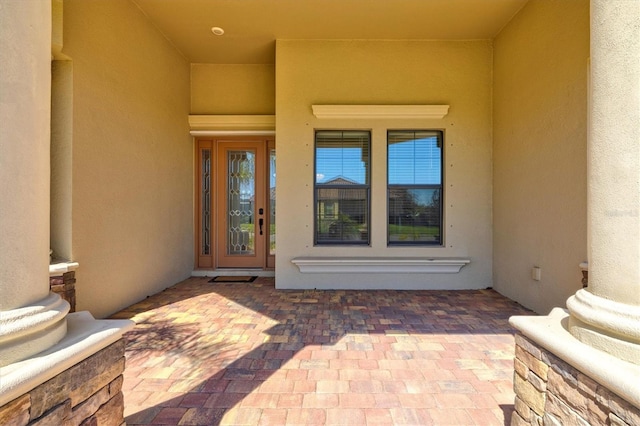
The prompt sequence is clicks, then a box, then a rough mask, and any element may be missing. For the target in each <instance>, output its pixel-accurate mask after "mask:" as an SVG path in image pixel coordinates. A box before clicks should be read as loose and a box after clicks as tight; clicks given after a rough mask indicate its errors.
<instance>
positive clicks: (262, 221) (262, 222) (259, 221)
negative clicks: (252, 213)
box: [258, 218, 264, 235]
mask: <svg viewBox="0 0 640 426" xmlns="http://www.w3.org/2000/svg"><path fill="white" fill-rule="evenodd" d="M262 225H264V219H263V218H260V219H258V226H260V235H262Z"/></svg>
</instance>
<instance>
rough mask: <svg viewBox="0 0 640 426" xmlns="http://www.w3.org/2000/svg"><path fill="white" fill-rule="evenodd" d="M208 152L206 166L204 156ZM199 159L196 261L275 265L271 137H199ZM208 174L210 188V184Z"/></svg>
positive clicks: (206, 265) (211, 264)
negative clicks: (208, 159) (212, 138)
mask: <svg viewBox="0 0 640 426" xmlns="http://www.w3.org/2000/svg"><path fill="white" fill-rule="evenodd" d="M209 157H210V161H209V163H208V164H209V165H210V166H209V169H208V168H207V162H206V159H207V158H209ZM198 162H199V169H200V173H199V174H200V178H199V185H200V191H199V195H198V198H199V200H198V201H199V202H198V206H199V209H200V212H199V218H198V222H199V227H198V234H199V235H198V238H197V240H199V242H200V243H199V248H198V249H199V251H200V253H199V256H198V259H197V261H196V262H197V267H199V268H214V269H215V268H261V269H264V268H273V266H274V265H275V231H274V229H275V223H274V222H275V221H274V218H275V199H273V198H274V197H275V187H274V186H275V178H274V177H275V169H274V168H275V144H274V143H273V141H271V140H268V139H258V138H256V139H254V138H238V139H218V140H206V141H205V140H199V141H198ZM207 170H209V173H208V174H207ZM208 176H209V177H208ZM207 179H209V185H208V186H209V188H211V190H209V191H207V190H206V188H207Z"/></svg>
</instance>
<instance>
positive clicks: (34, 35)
mask: <svg viewBox="0 0 640 426" xmlns="http://www.w3.org/2000/svg"><path fill="white" fill-rule="evenodd" d="M0 22H2V36H1V37H0V183H1V184H0V311H10V310H12V309H16V308H21V307H23V306H26V305H29V304H32V303H36V302H39V301H40V300H42V299H44V298H45V297H47V294H48V293H49V285H48V279H47V275H48V271H47V268H46V264H47V259H48V252H49V241H48V238H49V237H48V235H49V136H50V127H49V117H50V113H51V111H50V97H49V96H50V93H51V77H50V65H49V59H50V57H51V8H50V5H49V4H48V3H47V2H45V3H44V4H40V3H36V2H3V4H2V5H1V6H0ZM18 53H19V54H18ZM29 312H31V311H27V312H26V313H24V314H22V315H21V316H20V317H14V318H13V319H11V317H10V316H7V317H3V318H2V322H1V323H0V327H1V326H3V325H4V324H8V323H10V322H14V323H21V324H25V323H24V322H22V321H23V320H25V318H27V319H28V318H30V317H32V316H36V315H35V314H30V313H29ZM33 312H35V310H34V311H33ZM16 315H17V314H16ZM5 318H7V319H5ZM25 321H28V320H25ZM31 321H33V322H34V323H37V322H36V320H31ZM27 324H28V326H30V325H31V323H28V322H27ZM11 333H14V332H12V331H10V330H9V331H7V330H2V334H3V344H2V345H4V347H3V348H4V349H5V350H6V348H7V346H6V345H7V342H9V341H11V338H12V337H11ZM7 336H8V337H7ZM47 343H51V342H47ZM45 345H46V344H45ZM45 345H42V344H41V343H37V344H34V345H33V346H34V347H40V348H41V349H44V347H46V346H45ZM5 354H9V352H6V351H5V352H3V355H5ZM3 362H4V359H3V360H2V361H0V365H2V364H3Z"/></svg>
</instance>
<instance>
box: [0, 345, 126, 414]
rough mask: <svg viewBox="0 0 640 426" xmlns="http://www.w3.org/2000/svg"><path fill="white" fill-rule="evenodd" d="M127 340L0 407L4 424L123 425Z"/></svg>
mask: <svg viewBox="0 0 640 426" xmlns="http://www.w3.org/2000/svg"><path fill="white" fill-rule="evenodd" d="M124 363H125V358H124V340H123V339H122V338H121V339H119V340H117V341H116V342H115V343H112V344H111V345H109V346H107V347H106V348H104V349H102V350H100V351H98V352H96V353H95V354H93V355H92V356H90V357H89V358H86V359H84V360H82V361H80V362H79V363H78V364H76V365H74V366H72V367H70V368H68V369H67V370H65V371H63V372H62V373H60V374H58V375H57V376H55V377H53V378H52V379H50V380H48V381H46V382H44V383H43V384H41V385H39V386H37V387H35V388H34V389H32V390H30V391H29V392H27V393H25V394H24V395H22V396H19V397H17V398H15V399H14V400H12V401H11V402H8V403H7V404H5V405H3V406H2V407H0V424H2V425H12V426H13V425H16V426H18V425H32V424H33V425H35V424H37V425H69V426H72V425H83V426H89V425H105V426H111V425H113V426H120V425H124V424H125V423H124V398H123V394H122V381H123V377H122V373H123V371H124Z"/></svg>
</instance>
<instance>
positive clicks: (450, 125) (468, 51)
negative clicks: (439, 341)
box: [276, 40, 492, 289]
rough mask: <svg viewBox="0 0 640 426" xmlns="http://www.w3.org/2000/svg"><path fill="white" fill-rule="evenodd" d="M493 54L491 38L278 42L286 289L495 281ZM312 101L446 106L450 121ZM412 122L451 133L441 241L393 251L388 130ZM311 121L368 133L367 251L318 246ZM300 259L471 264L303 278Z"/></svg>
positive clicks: (280, 235) (281, 273)
mask: <svg viewBox="0 0 640 426" xmlns="http://www.w3.org/2000/svg"><path fill="white" fill-rule="evenodd" d="M491 57H492V49H491V42H489V41H476V42H428V41H427V42H402V41H398V42H386V41H295V40H291V41H289V40H279V41H278V42H277V46H276V138H277V142H276V143H277V152H278V154H277V155H278V164H279V166H278V175H277V194H278V195H277V197H278V198H277V199H278V217H277V222H278V224H279V225H278V232H277V244H278V252H277V257H276V285H277V286H278V287H280V288H369V289H375V288H398V289H400V288H424V289H429V288H450V289H460V288H485V287H490V286H491V263H492V261H491V244H492V243H491ZM314 104H320V105H321V104H365V105H367V104H374V105H375V104H380V105H398V104H400V105H402V104H436V105H438V104H448V105H450V110H449V114H448V115H447V116H446V117H445V118H444V119H442V120H426V121H424V120H410V119H401V120H392V119H387V120H348V119H330V120H326V119H323V120H320V119H317V118H316V117H314V115H313V114H312V109H311V106H312V105H314ZM414 128H415V129H443V130H444V131H445V150H444V153H445V154H444V155H445V166H444V169H445V172H444V175H445V178H444V184H445V209H444V210H445V219H444V222H445V228H446V231H445V236H444V240H445V246H444V247H437V248H433V247H432V248H428V247H415V248H399V247H394V248H388V247H387V241H386V239H387V234H386V232H387V231H386V221H387V218H386V212H387V208H386V179H387V177H386V131H387V129H414ZM314 129H370V130H371V131H372V148H371V149H372V157H371V167H372V180H371V212H372V217H371V229H372V232H371V246H370V247H335V246H334V247H314V245H313V185H314V175H313V173H314V171H313V170H314ZM294 165H295V166H294ZM280 224H286V226H282V225H280ZM299 256H328V257H341V256H364V257H387V256H388V257H415V256H423V257H466V258H470V259H471V263H470V264H469V265H468V266H465V267H464V268H463V269H462V271H461V272H460V273H458V274H402V273H400V274H367V273H363V274H302V273H300V272H299V271H298V269H297V267H296V266H295V265H293V264H292V263H291V260H292V259H293V258H294V257H299Z"/></svg>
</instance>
